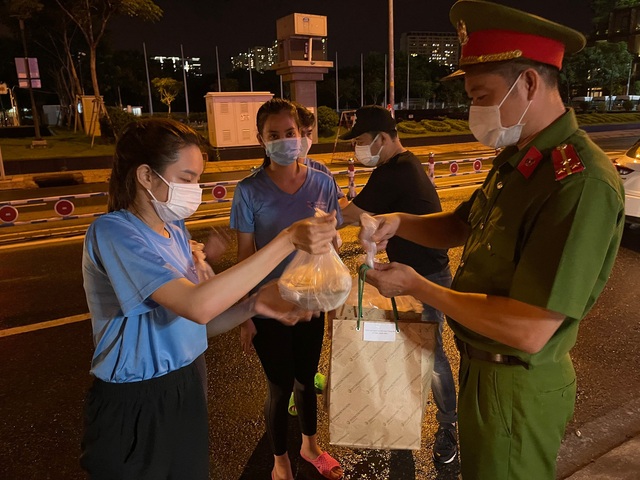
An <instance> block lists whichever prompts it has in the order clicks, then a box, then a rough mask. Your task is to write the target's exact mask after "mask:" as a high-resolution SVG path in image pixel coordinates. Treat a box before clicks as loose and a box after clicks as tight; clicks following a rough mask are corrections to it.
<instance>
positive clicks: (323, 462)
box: [300, 452, 342, 479]
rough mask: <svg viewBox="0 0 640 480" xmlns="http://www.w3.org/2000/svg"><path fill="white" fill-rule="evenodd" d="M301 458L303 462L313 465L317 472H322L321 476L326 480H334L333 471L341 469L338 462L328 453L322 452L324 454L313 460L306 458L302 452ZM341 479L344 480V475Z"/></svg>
mask: <svg viewBox="0 0 640 480" xmlns="http://www.w3.org/2000/svg"><path fill="white" fill-rule="evenodd" d="M300 456H301V457H302V458H303V460H306V461H307V462H309V463H310V464H311V465H313V466H314V467H316V470H318V472H320V475H322V476H323V477H324V478H329V479H333V476H332V475H331V471H332V470H333V469H334V468H336V467H340V464H339V463H338V461H337V460H336V459H335V458H333V457H332V456H331V455H329V454H328V453H327V452H322V454H321V455H319V456H318V458H316V459H315V460H311V459H310V458H308V457H305V456H304V455H303V454H302V452H300ZM339 478H342V475H341V476H340V477H339Z"/></svg>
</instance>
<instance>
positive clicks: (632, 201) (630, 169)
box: [615, 140, 640, 224]
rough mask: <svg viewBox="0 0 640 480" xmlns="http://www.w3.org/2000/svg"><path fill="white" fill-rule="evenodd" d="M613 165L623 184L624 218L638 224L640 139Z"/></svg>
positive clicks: (639, 213)
mask: <svg viewBox="0 0 640 480" xmlns="http://www.w3.org/2000/svg"><path fill="white" fill-rule="evenodd" d="M615 166H616V169H617V170H618V173H619V174H620V178H622V183H623V184H624V194H625V195H624V196H625V214H626V220H627V222H628V223H634V224H640V140H638V141H637V142H636V143H634V144H633V146H632V147H631V148H630V149H629V150H627V151H626V152H625V154H624V155H623V156H622V157H619V158H617V159H616V161H615Z"/></svg>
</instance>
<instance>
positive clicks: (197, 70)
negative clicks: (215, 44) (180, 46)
mask: <svg viewBox="0 0 640 480" xmlns="http://www.w3.org/2000/svg"><path fill="white" fill-rule="evenodd" d="M151 60H153V61H154V62H158V63H159V64H160V68H161V69H162V72H163V73H166V74H169V75H172V74H178V73H179V74H180V75H182V58H181V57H163V56H157V57H151ZM184 69H185V72H186V73H187V76H188V77H201V76H202V63H201V62H200V57H184Z"/></svg>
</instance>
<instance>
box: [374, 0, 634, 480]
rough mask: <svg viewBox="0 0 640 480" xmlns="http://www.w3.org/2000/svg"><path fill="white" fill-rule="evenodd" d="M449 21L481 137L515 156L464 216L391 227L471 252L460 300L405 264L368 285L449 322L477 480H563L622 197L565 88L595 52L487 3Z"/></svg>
mask: <svg viewBox="0 0 640 480" xmlns="http://www.w3.org/2000/svg"><path fill="white" fill-rule="evenodd" d="M450 18H451V20H452V23H453V24H454V25H455V26H456V28H457V29H458V33H459V36H460V41H461V44H462V54H461V59H460V66H461V69H462V72H461V73H463V74H464V81H465V89H466V91H467V94H468V96H469V98H470V99H471V104H472V105H471V108H470V112H469V127H470V129H471V131H472V133H473V134H474V135H475V136H476V138H477V139H478V140H479V141H480V142H482V143H484V144H486V145H488V146H491V147H494V148H500V149H502V151H501V152H500V154H499V155H498V156H497V157H496V158H495V159H494V161H493V166H492V168H491V171H490V172H489V174H488V175H487V178H486V180H485V182H484V183H483V185H482V187H481V188H479V189H478V190H477V191H475V192H474V193H473V195H472V196H471V198H470V199H469V200H467V201H465V202H463V203H462V204H461V205H460V206H459V207H458V208H457V209H456V210H455V211H454V212H448V213H438V214H432V215H425V216H415V215H409V214H403V213H394V214H388V215H382V216H379V217H378V218H380V219H381V225H380V227H379V228H378V231H377V232H376V234H375V236H374V240H377V241H379V242H380V244H381V246H383V245H384V243H385V242H386V240H388V239H389V238H391V237H392V236H393V235H399V236H401V237H403V238H405V239H407V240H410V241H412V242H416V243H420V244H422V245H424V246H427V247H432V248H451V247H456V246H461V245H464V251H463V254H462V259H461V262H460V266H459V268H458V270H457V272H456V275H455V278H454V281H453V285H452V288H451V289H450V290H449V289H446V288H443V287H440V286H438V285H435V284H433V283H431V282H429V281H428V280H426V279H425V278H423V277H421V276H420V275H418V274H417V273H416V272H415V271H413V269H411V268H410V267H408V266H406V265H402V264H394V263H391V264H384V265H382V264H379V265H376V269H375V271H373V270H372V271H369V272H368V273H367V280H368V281H370V282H371V283H372V284H374V285H375V286H376V287H378V289H379V290H380V291H381V292H382V293H383V294H384V295H387V296H394V295H402V294H409V295H413V296H414V297H416V298H418V299H419V300H421V301H423V302H425V303H428V304H430V305H431V306H433V307H434V308H437V309H438V310H441V311H443V312H444V313H445V314H446V315H447V317H448V321H449V324H450V326H451V328H452V330H453V331H454V333H455V337H456V344H457V345H458V349H459V350H460V356H461V362H460V378H459V382H460V389H459V409H458V419H459V423H458V429H459V439H460V459H461V469H462V477H463V478H464V480H470V479H483V480H514V479H526V480H531V479H535V480H544V479H549V480H551V479H554V478H555V472H556V456H557V453H558V450H559V448H560V442H561V440H562V438H563V436H564V430H565V427H566V424H567V422H568V421H569V420H570V418H571V417H572V415H573V408H574V403H575V395H576V378H575V372H574V369H573V365H572V362H571V358H570V357H569V351H570V350H571V348H572V347H573V345H574V344H575V341H576V337H577V333H578V325H579V322H580V320H581V319H582V318H584V316H585V315H586V314H587V312H588V311H589V310H590V308H591V307H592V306H593V304H594V303H595V301H596V299H597V298H598V295H599V294H600V293H601V292H602V289H603V288H604V285H605V283H606V281H607V279H608V277H609V274H610V272H611V269H612V267H613V263H614V260H615V256H616V253H617V250H618V246H619V244H620V240H621V237H622V231H623V226H624V194H623V189H622V185H621V182H620V179H619V177H618V175H617V173H616V171H615V169H614V167H613V165H612V163H611V161H610V160H609V159H608V157H607V156H606V155H605V153H604V152H602V151H601V150H600V149H599V148H598V147H597V146H596V145H595V144H594V143H593V142H591V140H590V139H589V138H588V136H587V135H586V134H585V132H583V131H582V130H580V129H579V128H578V124H577V122H576V117H575V115H574V112H573V111H572V110H570V109H566V108H565V106H564V104H563V102H562V99H561V96H560V94H559V91H558V74H559V70H560V68H561V66H562V58H563V55H564V54H565V53H573V52H577V51H579V50H580V49H581V48H582V47H583V46H584V44H585V39H584V37H583V36H582V35H581V34H580V33H578V32H576V31H574V30H572V29H569V28H566V27H564V26H562V25H558V24H556V23H553V22H550V21H548V20H545V19H543V18H540V17H537V16H534V15H530V14H527V13H525V12H522V11H519V10H515V9H512V8H508V7H505V6H502V5H497V4H494V3H489V2H484V1H479V0H459V1H458V2H456V3H455V4H454V6H453V7H452V9H451V13H450ZM454 75H455V74H454Z"/></svg>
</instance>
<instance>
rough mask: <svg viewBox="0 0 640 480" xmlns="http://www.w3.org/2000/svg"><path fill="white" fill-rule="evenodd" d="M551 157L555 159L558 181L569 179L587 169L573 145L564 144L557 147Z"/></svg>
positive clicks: (554, 166) (554, 167)
mask: <svg viewBox="0 0 640 480" xmlns="http://www.w3.org/2000/svg"><path fill="white" fill-rule="evenodd" d="M551 157H552V158H553V169H554V171H555V175H556V180H562V179H564V178H567V177H568V176H569V175H573V174H574V173H578V172H581V171H583V170H584V168H585V167H584V163H582V160H580V157H579V156H578V152H576V149H575V148H574V147H573V145H567V144H564V145H560V146H558V147H556V148H555V150H553V152H551Z"/></svg>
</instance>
